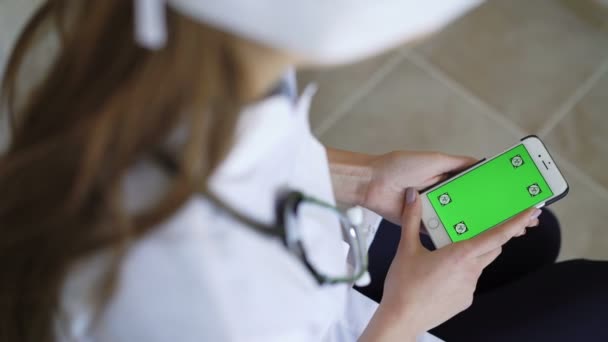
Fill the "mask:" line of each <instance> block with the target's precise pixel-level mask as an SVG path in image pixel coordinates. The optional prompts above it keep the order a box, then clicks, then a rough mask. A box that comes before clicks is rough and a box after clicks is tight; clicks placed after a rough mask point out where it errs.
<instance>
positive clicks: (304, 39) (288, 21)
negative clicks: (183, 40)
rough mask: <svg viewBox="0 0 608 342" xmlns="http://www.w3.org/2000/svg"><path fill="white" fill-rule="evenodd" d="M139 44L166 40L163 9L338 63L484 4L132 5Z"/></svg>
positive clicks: (289, 0) (415, 0)
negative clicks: (134, 7)
mask: <svg viewBox="0 0 608 342" xmlns="http://www.w3.org/2000/svg"><path fill="white" fill-rule="evenodd" d="M134 1H135V5H136V38H137V40H138V42H139V43H140V44H142V45H143V46H145V47H147V48H150V49H159V48H162V47H163V46H164V44H165V42H166V39H167V33H166V22H165V9H166V6H170V7H171V8H173V9H174V10H175V11H178V12H180V13H181V14H183V15H186V16H189V17H191V18H193V19H194V20H197V21H200V22H203V23H206V24H208V25H210V26H213V27H216V28H218V29H221V30H224V31H226V32H230V33H232V34H235V35H238V36H241V37H243V38H247V39H250V40H253V41H257V42H259V43H264V44H266V45H268V46H270V47H273V48H277V49H281V50H285V51H289V52H291V53H294V54H296V55H298V56H300V57H303V58H305V59H307V60H309V61H311V62H315V63H319V64H340V63H346V62H351V61H354V60H357V59H361V58H364V57H367V56H369V55H373V54H377V53H380V52H382V51H384V50H386V49H389V48H392V47H395V46H398V45H399V44H401V43H404V42H406V41H408V40H411V39H414V38H417V37H420V36H422V35H425V34H428V33H430V32H432V31H434V30H436V29H438V28H440V27H442V26H443V25H445V24H446V23H448V22H450V21H451V20H453V19H454V18H456V17H458V16H460V15H461V14H463V13H464V12H466V11H468V10H469V9H471V8H472V7H474V6H476V5H478V4H479V3H480V2H482V0H450V1H445V0H427V1H420V0H134Z"/></svg>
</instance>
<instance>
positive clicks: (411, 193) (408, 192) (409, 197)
mask: <svg viewBox="0 0 608 342" xmlns="http://www.w3.org/2000/svg"><path fill="white" fill-rule="evenodd" d="M414 202H416V190H415V189H414V188H407V189H405V203H407V204H412V203H414Z"/></svg>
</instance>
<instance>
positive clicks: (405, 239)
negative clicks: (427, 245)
mask: <svg viewBox="0 0 608 342" xmlns="http://www.w3.org/2000/svg"><path fill="white" fill-rule="evenodd" d="M421 220H422V205H421V203H420V196H419V195H418V191H416V189H414V188H407V189H406V190H405V201H404V206H403V213H402V216H401V242H400V244H404V245H405V246H407V247H408V248H412V249H418V248H420V247H421V243H420V222H421Z"/></svg>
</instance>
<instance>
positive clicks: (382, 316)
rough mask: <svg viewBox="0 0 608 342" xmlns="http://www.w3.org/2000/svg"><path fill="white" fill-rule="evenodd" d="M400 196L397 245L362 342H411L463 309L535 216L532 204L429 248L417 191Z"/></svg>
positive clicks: (538, 213) (534, 219) (537, 210)
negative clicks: (461, 237)
mask: <svg viewBox="0 0 608 342" xmlns="http://www.w3.org/2000/svg"><path fill="white" fill-rule="evenodd" d="M405 197H406V200H405V206H404V208H403V215H402V219H401V221H402V222H401V223H402V230H403V231H402V234H401V241H400V242H399V248H398V250H397V254H396V256H395V258H394V260H393V263H392V265H391V267H390V269H389V272H388V275H387V278H386V282H385V285H384V295H383V298H382V302H381V304H380V306H379V308H378V310H377V312H376V314H375V315H374V318H373V319H372V321H371V322H370V324H369V325H368V327H367V329H366V331H365V332H364V334H363V336H362V337H361V341H407V340H411V341H413V340H415V337H416V336H417V335H419V334H421V333H423V332H425V331H428V330H430V329H432V328H434V327H436V326H438V325H440V324H441V323H443V322H445V321H447V320H448V319H450V318H451V317H453V316H454V315H456V314H458V313H459V312H461V311H463V310H465V309H466V308H468V307H469V306H470V305H471V303H472V302H473V293H474V292H475V287H476V285H477V280H478V279H479V276H480V275H481V272H482V271H483V269H484V268H485V267H486V266H488V265H489V264H490V263H491V262H492V261H494V260H495V259H496V258H497V257H498V256H499V255H500V253H501V251H502V246H503V245H504V244H505V243H507V242H508V241H509V240H510V239H511V238H513V237H514V236H517V235H518V234H520V233H521V232H522V231H523V230H524V229H525V228H526V227H527V226H530V225H532V224H533V223H534V222H535V221H536V219H537V218H538V215H540V210H539V209H534V208H532V209H530V210H527V211H525V212H523V213H521V214H520V215H518V216H516V217H514V218H513V219H511V220H509V221H507V222H505V223H503V224H501V225H500V226H497V227H495V228H493V229H490V230H488V231H486V232H484V233H482V234H480V235H478V236H477V237H475V238H472V239H470V240H467V241H463V242H458V243H454V244H451V245H448V246H446V247H444V248H441V249H439V250H436V251H433V252H430V251H428V250H426V249H425V248H424V247H423V246H422V245H421V243H420V238H419V233H420V221H421V203H420V200H419V196H418V193H417V191H416V190H415V189H411V188H410V189H408V190H407V194H406V196H405Z"/></svg>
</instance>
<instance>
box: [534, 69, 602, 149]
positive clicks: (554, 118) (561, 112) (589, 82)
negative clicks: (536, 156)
mask: <svg viewBox="0 0 608 342" xmlns="http://www.w3.org/2000/svg"><path fill="white" fill-rule="evenodd" d="M607 72H608V59H606V60H605V61H604V62H602V63H601V64H600V66H599V67H598V68H597V69H596V70H595V71H594V72H593V73H592V74H591V76H589V77H588V78H587V79H586V80H585V81H583V84H581V85H580V86H579V87H578V88H577V89H576V90H575V91H574V93H573V94H572V96H570V97H569V98H568V99H566V101H565V102H564V103H563V104H562V105H561V106H559V108H558V109H557V110H556V111H555V113H554V114H553V115H551V117H549V119H548V120H547V121H546V124H545V125H544V126H543V127H541V129H540V130H539V131H538V135H539V136H540V137H542V138H544V137H546V136H547V135H548V134H549V133H550V132H551V131H552V130H553V129H554V128H555V127H556V126H557V125H558V124H559V123H560V121H562V119H563V118H565V117H566V115H568V114H569V113H570V112H571V111H572V110H573V109H574V108H575V107H576V105H577V104H578V103H579V102H580V101H581V100H582V99H583V98H584V97H585V95H587V94H588V93H589V92H590V91H591V89H593V87H594V86H595V85H596V84H597V82H599V80H600V79H601V78H602V76H604V74H606V73H607Z"/></svg>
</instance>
